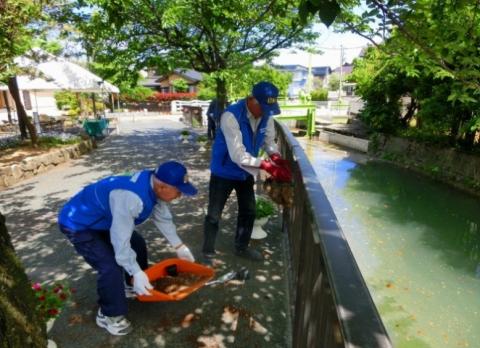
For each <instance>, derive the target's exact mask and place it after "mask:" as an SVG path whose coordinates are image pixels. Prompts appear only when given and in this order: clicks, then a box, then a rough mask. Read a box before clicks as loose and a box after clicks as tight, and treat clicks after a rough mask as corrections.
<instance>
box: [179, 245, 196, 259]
mask: <svg viewBox="0 0 480 348" xmlns="http://www.w3.org/2000/svg"><path fill="white" fill-rule="evenodd" d="M175 249H176V250H177V256H178V258H179V259H184V260H187V261H191V262H194V261H195V258H194V257H193V254H192V252H191V251H190V249H188V247H187V246H186V245H185V244H183V243H182V244H180V245H179V246H177V247H176V248H175Z"/></svg>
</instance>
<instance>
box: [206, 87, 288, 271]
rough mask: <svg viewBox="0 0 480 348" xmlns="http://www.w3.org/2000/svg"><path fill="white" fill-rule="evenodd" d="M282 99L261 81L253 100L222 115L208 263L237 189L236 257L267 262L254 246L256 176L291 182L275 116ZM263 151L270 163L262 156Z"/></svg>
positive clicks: (213, 179) (215, 154) (215, 149)
mask: <svg viewBox="0 0 480 348" xmlns="http://www.w3.org/2000/svg"><path fill="white" fill-rule="evenodd" d="M277 97H278V89H277V87H275V86H274V85H273V84H271V83H270V82H259V83H257V84H256V85H255V86H253V89H252V94H251V95H250V96H249V97H247V98H245V99H242V100H240V101H239V102H238V103H236V104H233V105H230V106H229V107H228V108H227V109H226V111H225V112H224V113H223V114H222V115H221V118H220V128H219V130H218V131H217V135H216V137H215V142H214V144H213V149H212V160H211V165H210V170H211V177H210V185H209V202H208V212H207V215H206V217H205V223H204V242H203V249H202V251H203V255H204V261H205V262H207V263H210V262H211V261H212V258H213V257H214V256H215V253H216V252H215V239H216V236H217V232H218V227H219V222H220V217H221V214H222V211H223V208H224V206H225V202H226V201H227V199H228V197H229V196H230V193H231V192H232V191H233V190H235V192H236V194H237V202H238V216H237V228H236V233H235V254H236V255H237V256H241V257H245V258H248V259H251V260H256V261H261V260H263V256H262V254H261V253H260V252H259V251H257V250H254V249H252V248H249V246H248V245H249V242H250V237H251V234H252V229H253V222H254V220H255V193H254V189H253V185H254V176H256V175H257V174H258V170H259V169H263V170H265V171H267V172H268V173H269V174H270V175H271V176H272V177H273V178H274V179H276V180H279V181H290V180H291V173H290V169H289V167H288V163H287V162H286V161H285V160H283V159H282V158H281V156H280V154H279V152H278V148H277V146H276V144H275V128H274V123H273V118H272V116H273V115H277V114H279V113H280V107H279V106H278V103H277ZM260 148H263V149H264V150H265V152H266V153H267V154H268V155H269V156H270V160H263V159H261V158H259V157H258V153H259V150H260Z"/></svg>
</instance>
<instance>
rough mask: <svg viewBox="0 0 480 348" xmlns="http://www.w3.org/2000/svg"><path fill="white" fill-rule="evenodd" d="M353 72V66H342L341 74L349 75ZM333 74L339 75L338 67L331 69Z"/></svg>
mask: <svg viewBox="0 0 480 348" xmlns="http://www.w3.org/2000/svg"><path fill="white" fill-rule="evenodd" d="M352 70H353V64H347V63H346V64H343V66H342V74H346V75H347V74H350V73H351V72H352ZM332 72H333V73H336V74H340V67H338V68H335V69H333V71H332Z"/></svg>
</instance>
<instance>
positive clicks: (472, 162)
mask: <svg viewBox="0 0 480 348" xmlns="http://www.w3.org/2000/svg"><path fill="white" fill-rule="evenodd" d="M369 153H370V154H372V155H374V156H375V157H379V158H382V159H386V160H390V161H392V162H395V163H398V164H400V165H402V166H403V167H408V168H410V169H414V170H415V169H416V170H418V171H420V172H422V173H424V174H427V175H429V176H431V177H434V178H437V179H439V180H441V181H444V182H447V183H449V184H452V185H453V186H456V187H458V188H460V189H464V190H466V191H469V192H472V193H475V194H480V156H478V155H477V156H475V155H471V154H467V153H462V152H459V151H457V150H455V149H453V148H437V147H434V146H432V145H426V144H422V143H417V142H415V141H411V140H407V139H402V138H396V137H385V136H378V137H376V138H374V139H372V140H371V141H370V147H369Z"/></svg>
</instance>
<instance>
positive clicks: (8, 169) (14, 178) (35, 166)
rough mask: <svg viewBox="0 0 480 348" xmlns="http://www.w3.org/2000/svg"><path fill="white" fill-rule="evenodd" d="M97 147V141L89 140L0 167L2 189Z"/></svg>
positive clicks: (0, 187)
mask: <svg viewBox="0 0 480 348" xmlns="http://www.w3.org/2000/svg"><path fill="white" fill-rule="evenodd" d="M95 147H96V144H95V141H93V140H91V139H88V140H82V141H81V142H80V143H78V144H75V145H70V146H65V147H62V148H60V149H57V150H54V151H51V152H48V153H45V154H42V155H38V156H32V157H26V158H25V159H23V160H22V161H21V162H19V163H15V164H12V165H9V166H5V167H0V189H2V188H6V187H9V186H12V185H14V184H16V183H18V182H20V181H22V180H25V179H29V178H31V177H33V176H35V175H37V174H40V173H43V172H46V171H48V170H50V169H52V168H55V167H56V166H57V165H59V164H60V163H65V162H68V161H70V160H71V159H75V158H78V157H80V156H81V155H83V154H85V153H87V152H90V151H91V150H92V149H93V148H95Z"/></svg>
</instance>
